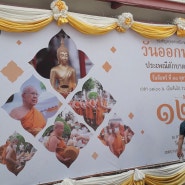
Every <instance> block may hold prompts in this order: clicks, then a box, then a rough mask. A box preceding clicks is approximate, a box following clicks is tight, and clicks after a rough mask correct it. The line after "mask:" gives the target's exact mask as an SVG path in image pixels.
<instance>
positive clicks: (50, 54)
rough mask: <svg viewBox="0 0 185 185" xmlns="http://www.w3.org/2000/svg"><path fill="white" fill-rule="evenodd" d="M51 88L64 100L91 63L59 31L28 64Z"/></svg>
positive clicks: (85, 73)
mask: <svg viewBox="0 0 185 185" xmlns="http://www.w3.org/2000/svg"><path fill="white" fill-rule="evenodd" d="M29 64H31V65H32V66H33V67H34V68H35V70H36V71H37V72H38V73H39V74H40V75H41V76H42V77H44V78H47V79H49V80H50V83H51V86H52V87H53V88H54V89H55V90H56V91H57V92H58V93H60V94H61V95H62V96H63V97H64V98H66V97H67V96H68V94H70V93H71V92H72V91H73V90H74V89H75V87H76V86H77V83H78V79H80V78H83V77H85V76H86V75H87V74H88V72H89V71H90V69H91V68H92V67H93V63H92V62H91V61H90V60H89V58H88V57H87V56H86V54H85V53H84V52H83V51H81V50H78V49H77V47H76V45H75V43H74V41H73V40H72V39H71V38H70V36H69V35H67V34H66V33H65V32H64V30H61V31H60V32H59V33H57V34H56V35H55V36H53V37H52V38H51V40H50V41H49V44H48V47H47V48H42V49H41V50H40V51H38V52H37V53H36V55H35V56H34V57H33V59H32V60H31V61H30V62H29Z"/></svg>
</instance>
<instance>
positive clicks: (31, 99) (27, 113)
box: [10, 86, 46, 136]
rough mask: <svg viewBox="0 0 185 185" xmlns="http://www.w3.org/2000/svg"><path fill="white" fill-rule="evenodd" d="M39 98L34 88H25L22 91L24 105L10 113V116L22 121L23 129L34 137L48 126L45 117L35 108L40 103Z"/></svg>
mask: <svg viewBox="0 0 185 185" xmlns="http://www.w3.org/2000/svg"><path fill="white" fill-rule="evenodd" d="M38 96H39V95H38V92H37V90H36V89H35V88H34V87H33V86H27V87H25V88H24V89H23V91H22V101H23V103H22V105H21V106H19V107H16V108H14V109H13V110H12V111H11V112H10V116H11V117H12V118H14V119H16V120H19V121H21V124H22V126H23V128H24V129H26V130H27V131H28V132H29V133H31V134H32V135H33V136H36V135H37V134H38V132H39V131H41V130H42V129H43V128H44V127H45V125H46V120H45V118H44V116H43V115H42V113H41V112H39V111H38V110H37V109H36V108H35V107H34V106H35V105H36V104H37V102H38Z"/></svg>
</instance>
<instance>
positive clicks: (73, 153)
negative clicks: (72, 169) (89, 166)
mask: <svg viewBox="0 0 185 185" xmlns="http://www.w3.org/2000/svg"><path fill="white" fill-rule="evenodd" d="M57 138H58V139H59V142H58V144H57V148H56V157H57V158H58V160H59V161H61V162H62V163H63V164H65V165H66V166H67V167H69V166H70V165H71V164H72V163H73V161H74V160H75V159H76V158H77V157H78V154H79V149H77V148H75V147H74V146H67V145H66V144H65V142H64V140H63V139H62V138H59V137H57ZM60 156H61V157H62V158H64V159H65V158H70V160H67V161H64V160H61V159H60Z"/></svg>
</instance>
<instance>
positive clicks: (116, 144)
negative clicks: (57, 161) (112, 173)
mask: <svg viewBox="0 0 185 185" xmlns="http://www.w3.org/2000/svg"><path fill="white" fill-rule="evenodd" d="M112 148H113V153H114V155H116V156H117V157H119V156H120V155H121V153H122V152H123V151H124V150H125V145H124V144H123V141H122V136H121V135H120V134H116V135H115V137H114V141H113V143H112Z"/></svg>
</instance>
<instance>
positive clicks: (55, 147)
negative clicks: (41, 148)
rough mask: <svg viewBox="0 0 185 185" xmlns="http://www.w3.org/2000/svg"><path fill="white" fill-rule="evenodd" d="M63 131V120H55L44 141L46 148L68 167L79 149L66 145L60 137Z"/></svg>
mask: <svg viewBox="0 0 185 185" xmlns="http://www.w3.org/2000/svg"><path fill="white" fill-rule="evenodd" d="M63 131H64V124H63V122H60V121H57V122H55V124H54V128H53V132H52V133H51V134H50V136H49V138H48V141H47V143H46V148H47V149H48V150H49V151H50V152H55V154H56V157H57V159H58V160H59V161H60V162H62V163H63V164H65V165H66V166H67V167H68V168H69V166H70V165H71V164H72V163H73V161H74V160H75V159H76V158H77V157H78V154H79V149H78V148H75V147H74V146H67V145H66V143H65V142H64V140H63V138H62V133H63Z"/></svg>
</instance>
